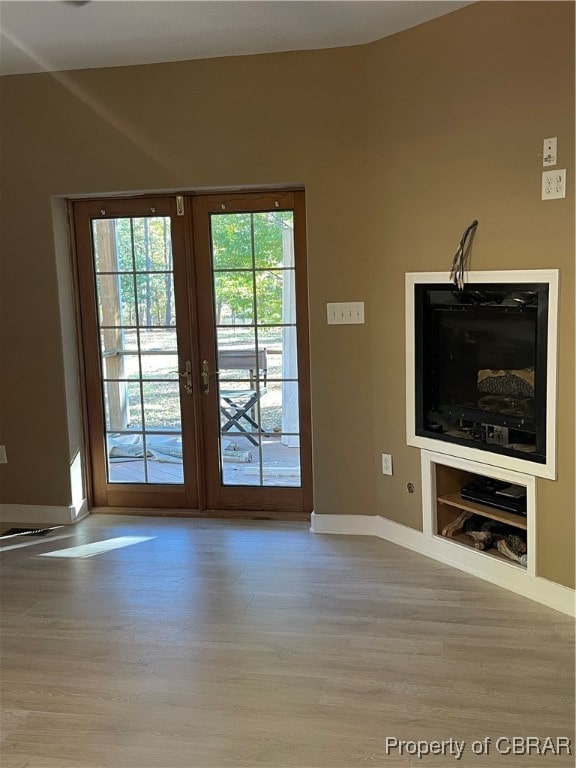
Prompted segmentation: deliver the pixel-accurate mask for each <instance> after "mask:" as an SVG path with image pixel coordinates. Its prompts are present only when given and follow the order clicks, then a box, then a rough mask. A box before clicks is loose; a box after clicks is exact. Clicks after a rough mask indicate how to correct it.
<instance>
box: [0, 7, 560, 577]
mask: <svg viewBox="0 0 576 768" xmlns="http://www.w3.org/2000/svg"><path fill="white" fill-rule="evenodd" d="M546 40H549V41H550V42H551V44H550V45H549V46H547V56H546V67H545V68H544V66H543V64H542V59H541V58H540V53H541V51H542V47H543V41H546ZM573 40H574V29H573V4H571V3H554V2H548V3H484V2H481V3H477V4H475V5H473V6H469V7H467V8H465V9H462V10H460V11H456V12H454V13H452V14H450V15H448V16H446V17H443V18H441V19H438V20H436V21H433V22H430V23H428V24H426V25H423V26H421V27H418V28H415V29H413V30H408V31H406V32H403V33H400V34H398V35H395V36H393V37H390V38H387V39H385V40H383V41H379V42H377V43H374V44H371V45H369V46H364V47H356V48H348V49H340V50H330V51H317V52H303V53H293V54H277V55H270V56H254V57H242V58H232V59H217V60H205V61H196V62H181V63H174V64H163V65H153V66H145V67H130V68H118V69H109V70H93V71H83V72H74V73H63V74H62V73H61V74H59V75H56V76H52V75H29V76H17V77H8V78H3V82H2V86H3V87H2V97H3V99H4V104H3V109H2V122H3V131H2V142H3V146H2V162H3V166H4V167H3V174H2V181H3V184H4V185H5V186H4V191H3V197H2V208H3V210H2V218H3V233H2V236H3V243H2V246H3V247H2V258H3V278H2V292H3V297H2V311H3V312H4V313H5V314H4V318H3V322H2V326H1V330H2V334H3V337H2V343H3V359H2V370H3V375H2V377H1V383H0V386H1V387H2V410H3V421H2V426H1V431H0V437H1V441H2V442H5V443H6V445H7V448H8V451H9V459H10V464H9V465H6V467H0V470H1V471H2V475H1V476H0V481H1V482H2V496H1V498H2V500H3V501H4V502H10V503H24V504H25V503H29V504H38V503H46V504H55V505H59V504H68V503H69V497H70V486H69V479H68V468H67V463H68V461H69V458H70V452H73V447H74V446H73V445H72V442H73V440H72V437H73V436H74V435H76V434H77V432H78V429H77V424H73V425H72V426H71V428H69V427H68V426H67V422H68V419H72V417H71V416H70V414H69V413H68V409H67V404H66V386H67V384H68V386H69V379H70V377H69V376H68V377H65V366H64V361H65V360H67V359H68V358H69V343H68V339H69V331H68V330H67V329H66V328H64V331H63V332H62V330H61V325H60V318H59V300H58V287H57V260H56V258H55V252H54V235H53V233H52V229H53V228H52V221H51V216H52V208H51V197H52V196H54V195H72V194H89V193H94V192H99V193H106V192H115V191H130V190H152V189H155V190H157V189H202V188H206V187H212V188H221V187H228V186H236V185H249V184H257V185H269V184H304V185H305V187H306V194H307V209H308V211H307V215H308V233H309V244H308V246H309V288H310V304H311V307H310V309H311V357H312V359H311V365H312V398H313V433H314V471H315V510H316V512H318V513H343V514H345V513H349V514H355V513H358V514H374V513H377V514H382V515H384V516H386V517H389V518H391V519H393V520H397V521H399V522H402V523H405V524H406V525H409V526H412V527H416V528H418V527H420V525H421V513H420V503H421V496H420V488H419V486H420V468H419V454H418V451H416V450H415V449H412V448H408V447H406V444H405V424H404V408H405V377H404V330H403V323H404V303H403V285H404V273H405V272H406V271H421V270H426V271H436V270H447V269H448V268H449V265H450V262H451V258H452V255H453V252H454V250H455V248H456V245H457V242H458V240H459V237H460V234H461V232H462V230H463V229H464V227H465V226H466V225H467V224H468V223H469V222H470V221H471V220H472V219H473V218H477V219H478V220H479V221H480V226H479V231H478V235H477V237H476V240H475V245H474V252H473V268H475V269H493V268H544V267H559V268H560V269H561V279H562V290H561V334H560V353H561V354H560V377H559V378H560V388H559V408H560V418H559V449H560V450H559V454H560V460H559V465H558V475H559V477H558V481H557V482H550V481H542V480H539V481H538V503H539V533H540V537H539V542H540V545H539V560H540V573H541V575H543V576H545V577H547V578H549V579H551V580H554V581H558V582H560V583H563V584H572V583H573V577H574V437H573V428H574V355H573V342H574V328H573V318H574V291H573V287H574V266H573V265H574V216H573V208H574V192H573V178H572V173H571V170H569V171H568V179H569V187H570V189H569V194H568V197H567V199H566V200H562V201H556V202H546V203H543V202H542V201H540V199H539V197H540V194H539V193H540V174H541V170H542V169H541V149H542V139H543V138H544V137H546V136H551V135H553V136H554V135H556V136H558V142H559V161H560V165H561V167H566V168H568V169H573V167H574V155H573V146H574V119H573V114H574V100H573V86H574V67H573V54H574V43H573ZM552 43H553V44H552ZM345 300H365V301H366V314H367V322H366V325H365V326H344V327H338V326H336V327H334V326H331V327H328V326H327V325H326V323H325V303H326V302H327V301H345ZM64 324H66V321H65V322H64ZM32 356H34V359H35V360H36V358H37V359H38V362H39V370H40V371H41V373H42V385H41V386H40V387H39V386H38V380H37V378H36V377H35V375H34V374H32V373H31V371H30V369H29V367H28V366H27V365H23V364H22V361H23V360H28V359H30V358H31V357H32ZM4 372H7V373H4ZM343 412H348V413H349V414H350V417H349V418H348V419H346V420H343V419H342V417H341V414H342V413H343ZM382 451H385V452H388V453H392V454H393V456H394V467H395V472H394V476H393V477H383V476H382V475H381V474H380V469H379V456H380V453H381V452H382ZM408 481H411V482H413V483H414V484H415V485H416V487H417V491H418V492H417V493H415V494H413V495H409V494H408V493H407V492H406V488H405V486H406V483H407V482H408Z"/></svg>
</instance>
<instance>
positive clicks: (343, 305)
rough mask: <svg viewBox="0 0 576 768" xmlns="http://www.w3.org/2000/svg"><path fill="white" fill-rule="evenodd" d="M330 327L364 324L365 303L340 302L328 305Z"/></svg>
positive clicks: (327, 313)
mask: <svg viewBox="0 0 576 768" xmlns="http://www.w3.org/2000/svg"><path fill="white" fill-rule="evenodd" d="M326 319H327V322H328V325H357V324H362V323H364V302H363V301H340V302H328V303H327V304H326Z"/></svg>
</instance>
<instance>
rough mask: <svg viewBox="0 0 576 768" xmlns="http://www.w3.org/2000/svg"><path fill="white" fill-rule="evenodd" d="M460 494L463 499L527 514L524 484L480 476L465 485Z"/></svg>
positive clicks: (519, 513)
mask: <svg viewBox="0 0 576 768" xmlns="http://www.w3.org/2000/svg"><path fill="white" fill-rule="evenodd" d="M460 494H461V496H462V498H463V499H469V500H470V501H477V502H479V503H480V504H487V505H488V506H490V507H495V508H496V509H504V510H506V511H507V512H515V513H516V514H518V515H525V514H526V488H525V487H524V486H522V485H515V484H513V483H507V482H505V481H503V480H495V479H494V478H492V477H479V478H476V479H475V480H473V481H472V482H470V483H468V484H467V485H465V486H463V488H461V490H460Z"/></svg>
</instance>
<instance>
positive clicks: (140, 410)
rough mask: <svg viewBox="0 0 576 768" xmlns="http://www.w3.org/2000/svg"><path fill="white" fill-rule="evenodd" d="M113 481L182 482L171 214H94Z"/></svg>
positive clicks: (109, 466)
mask: <svg viewBox="0 0 576 768" xmlns="http://www.w3.org/2000/svg"><path fill="white" fill-rule="evenodd" d="M92 244H93V255H94V269H95V278H96V299H97V307H98V333H99V338H100V364H101V374H102V400H103V407H104V413H105V443H106V468H107V480H108V482H109V483H145V484H183V482H184V477H183V461H182V417H181V411H180V385H179V380H178V356H177V352H178V349H177V337H176V307H175V301H174V272H173V258H172V240H171V232H170V217H169V216H149V217H120V218H108V219H97V220H96V219H94V220H93V221H92Z"/></svg>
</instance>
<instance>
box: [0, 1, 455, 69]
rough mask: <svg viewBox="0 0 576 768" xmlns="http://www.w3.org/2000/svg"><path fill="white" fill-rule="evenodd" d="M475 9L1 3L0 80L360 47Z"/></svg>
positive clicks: (416, 4)
mask: <svg viewBox="0 0 576 768" xmlns="http://www.w3.org/2000/svg"><path fill="white" fill-rule="evenodd" d="M469 4H470V0H469V1H468V2H456V1H453V0H449V1H448V2H436V0H423V1H420V0H401V1H400V2H388V0H386V1H384V0H371V1H370V2H364V1H363V0H352V1H347V0H336V1H335V2H333V1H332V0H321V1H320V2H316V1H315V0H314V1H309V0H296V1H295V2H284V0H253V1H252V2H244V1H243V0H242V1H241V2H238V1H230V0H201V1H200V2H197V1H196V0H178V1H176V2H174V1H173V0H91V1H90V2H63V1H62V0H35V1H34V0H33V1H30V0H0V73H1V74H3V75H8V74H24V73H28V72H43V71H57V70H66V69H85V68H94V67H111V66H112V67H116V66H122V65H130V64H147V63H154V62H161V61H181V60H185V59H203V58H212V57H216V56H238V55H242V54H252V53H270V52H275V51H294V50H306V49H314V48H334V47H340V46H348V45H357V44H361V43H367V42H370V41H372V40H378V39H380V38H382V37H386V36H387V35H391V34H394V33H395V32H399V31H400V30H402V29H407V28H408V27H413V26H416V25H417V24H422V23H423V22H425V21H429V20H430V19H433V18H435V17H437V16H442V15H444V14H445V13H450V11H454V10H457V9H458V8H461V7H462V6H465V5H469Z"/></svg>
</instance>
